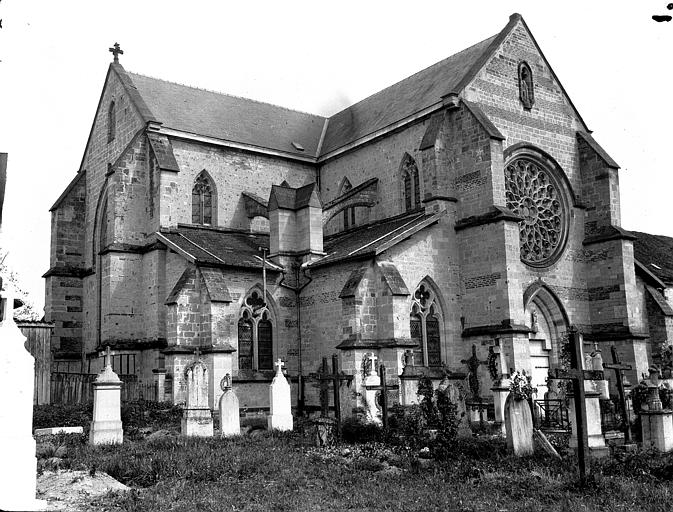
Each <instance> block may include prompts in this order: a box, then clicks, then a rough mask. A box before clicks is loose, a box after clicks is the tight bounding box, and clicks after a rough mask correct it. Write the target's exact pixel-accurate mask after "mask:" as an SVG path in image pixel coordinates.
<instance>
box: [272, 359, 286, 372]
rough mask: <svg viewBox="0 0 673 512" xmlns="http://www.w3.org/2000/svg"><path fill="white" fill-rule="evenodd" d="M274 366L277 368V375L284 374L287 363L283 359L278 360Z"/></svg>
mask: <svg viewBox="0 0 673 512" xmlns="http://www.w3.org/2000/svg"><path fill="white" fill-rule="evenodd" d="M273 365H274V366H275V367H276V373H282V372H283V366H285V363H284V362H283V361H282V359H280V358H279V359H278V361H276V362H275V363H273Z"/></svg>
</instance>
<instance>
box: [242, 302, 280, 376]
mask: <svg viewBox="0 0 673 512" xmlns="http://www.w3.org/2000/svg"><path fill="white" fill-rule="evenodd" d="M238 368H239V369H240V370H273V321H272V319H271V315H270V312H269V310H268V309H267V307H266V303H265V302H264V300H263V299H262V297H261V295H260V293H259V292H257V291H256V290H255V291H253V292H252V293H250V294H249V295H248V296H247V297H246V299H245V301H244V303H243V307H242V308H241V313H240V315H239V319H238Z"/></svg>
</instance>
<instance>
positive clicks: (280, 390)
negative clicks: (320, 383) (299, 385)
mask: <svg viewBox="0 0 673 512" xmlns="http://www.w3.org/2000/svg"><path fill="white" fill-rule="evenodd" d="M274 365H275V367H276V375H274V377H273V380H272V381H271V384H270V385H269V403H270V404H271V411H270V414H269V417H268V418H267V425H268V428H269V430H292V428H293V422H292V396H291V392H290V384H288V382H287V379H286V378H285V375H283V372H282V367H283V362H282V361H281V360H280V359H279V360H278V361H276V363H275V364H274Z"/></svg>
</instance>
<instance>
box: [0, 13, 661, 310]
mask: <svg viewBox="0 0 673 512" xmlns="http://www.w3.org/2000/svg"><path fill="white" fill-rule="evenodd" d="M667 3H668V2H662V1H650V0H644V1H639V2H636V1H632V2H619V1H614V0H613V1H603V0H591V1H588V0H582V1H576V0H564V1H563V2H545V1H539V0H537V1H517V2H514V1H507V0H499V1H471V2H457V1H449V0H443V1H424V0H414V1H405V2H393V1H384V2H373V1H365V0H360V1H359V2H358V1H344V0H340V1H332V2H324V1H323V2H321V1H315V0H313V1H307V2H300V1H275V2H271V1H269V2H254V1H245V2H244V1H240V2H228V1H223V0H221V1H215V0H209V1H205V0H204V1H198V0H190V1H169V0H112V1H99V0H86V1H84V0H82V1H77V0H60V1H57V0H0V19H2V29H1V30H0V152H7V153H9V163H8V182H7V192H6V199H5V205H4V214H3V226H2V239H1V240H0V247H2V248H3V249H6V250H9V257H8V258H7V262H8V263H9V264H10V265H11V266H12V267H13V268H14V269H15V271H16V272H17V273H18V274H19V276H20V278H21V280H22V282H23V284H24V288H26V289H28V291H29V292H30V293H31V295H32V298H33V300H34V301H35V303H36V304H37V306H38V308H41V307H42V305H43V302H44V284H43V279H42V278H41V276H42V274H43V273H44V272H45V271H46V270H47V269H48V268H49V241H50V214H49V211H48V210H49V208H50V207H51V205H52V204H53V203H54V201H55V200H56V199H57V198H58V196H59V195H60V193H61V192H62V191H63V189H64V188H65V187H66V186H67V184H68V183H69V182H70V180H72V178H73V177H74V176H75V173H76V172H77V170H78V166H79V164H80V161H81V159H82V154H83V151H84V146H85V144H86V140H87V136H88V134H89V130H90V128H91V122H92V120H93V116H94V112H95V108H96V105H97V103H98V98H99V96H100V92H101V88H102V86H103V81H104V79H105V74H106V71H107V67H108V65H109V62H110V61H111V57H112V56H111V55H110V54H109V53H108V48H109V47H110V46H112V44H113V43H114V42H116V41H118V42H119V43H120V44H121V47H122V49H123V50H124V55H122V56H121V57H120V61H121V63H122V65H123V66H124V67H125V68H126V69H127V70H128V71H133V72H136V73H140V74H144V75H149V76H154V77H158V78H163V79H166V80H171V81H175V82H179V83H184V84H187V85H193V86H197V87H201V88H204V89H211V90H215V91H221V92H225V93H229V94H234V95H238V96H244V97H249V98H253V99H257V100H262V101H266V102H270V103H276V104H278V105H283V106H286V107H290V108H295V109H298V110H303V111H307V112H311V113H316V114H323V115H329V114H332V113H334V112H336V111H338V110H341V109H342V108H344V107H346V106H348V105H350V104H352V103H354V102H356V101H358V100H360V99H362V98H364V97H366V96H368V95H370V94H372V93H374V92H376V91H378V90H380V89H383V88H384V87H386V86H388V85H391V84H393V83H395V82H397V81H399V80H401V79H403V78H405V77H407V76H409V75H411V74H413V73H415V72H416V71H419V70H421V69H423V68H425V67H427V66H429V65H431V64H433V63H435V62H437V61H439V60H441V59H444V58H446V57H448V56H449V55H451V54H453V53H456V52H458V51H460V50H462V49H464V48H466V47H468V46H470V45H472V44H474V43H476V42H479V41H481V40H483V39H485V38H487V37H490V36H492V35H493V34H496V33H497V32H499V31H500V30H501V29H502V28H503V27H504V26H505V25H506V24H507V22H508V20H509V15H510V14H511V13H513V12H519V13H521V14H522V15H523V17H524V19H525V20H526V23H527V24H528V26H529V27H530V29H531V31H532V32H533V35H534V36H535V38H536V40H537V42H538V44H539V45H540V46H541V48H542V51H543V52H544V54H545V56H546V57H547V60H548V61H549V62H550V64H551V66H552V68H553V69H554V71H555V73H556V75H557V76H558V77H559V79H560V80H561V82H562V83H563V85H564V87H565V89H566V91H567V92H568V94H569V95H570V97H571V98H572V100H573V102H574V104H575V106H576V107H577V109H578V110H579V111H580V113H581V114H582V117H583V118H584V120H585V122H586V123H587V124H588V126H589V128H590V129H591V130H593V131H594V137H595V138H596V139H597V140H598V141H599V142H600V144H601V145H602V146H603V147H604V148H605V149H606V150H607V151H608V152H609V153H610V155H611V156H612V157H613V158H614V159H615V160H616V161H617V163H619V164H620V166H621V169H622V170H621V173H620V180H621V199H622V202H621V204H622V225H623V226H624V227H625V228H626V229H631V230H637V231H647V232H650V233H656V234H664V235H668V236H673V222H672V219H673V217H672V216H671V215H670V210H671V204H673V195H672V194H671V192H672V191H673V188H672V187H671V185H672V184H673V178H671V172H672V171H673V167H672V166H671V162H670V158H671V148H672V147H673V140H672V138H671V135H672V130H671V124H672V122H673V98H672V97H671V91H673V88H672V87H671V85H672V83H671V82H672V79H671V63H672V61H673V23H656V22H654V21H653V20H652V18H651V16H652V15H653V14H673V11H667V9H666V4H667Z"/></svg>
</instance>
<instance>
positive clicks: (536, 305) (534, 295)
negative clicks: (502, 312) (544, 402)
mask: <svg viewBox="0 0 673 512" xmlns="http://www.w3.org/2000/svg"><path fill="white" fill-rule="evenodd" d="M524 306H525V309H526V319H527V320H526V324H527V325H528V327H530V328H531V331H532V332H531V333H530V334H529V348H530V357H531V367H532V368H533V374H532V381H533V382H532V383H533V385H534V386H537V389H538V392H537V398H538V399H542V398H544V394H545V393H546V392H547V375H548V374H549V368H551V367H556V366H558V364H559V354H560V351H561V343H562V342H561V339H562V337H563V335H564V333H565V332H566V331H567V330H568V319H567V315H566V314H565V311H564V309H563V306H562V305H561V303H560V301H559V300H558V298H557V297H556V295H555V294H554V293H553V292H552V291H551V290H550V289H549V288H547V287H546V286H545V285H543V284H540V283H536V284H534V285H532V286H531V287H530V288H529V289H528V290H527V291H526V293H525V294H524Z"/></svg>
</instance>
